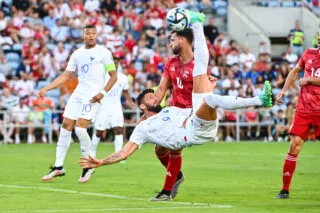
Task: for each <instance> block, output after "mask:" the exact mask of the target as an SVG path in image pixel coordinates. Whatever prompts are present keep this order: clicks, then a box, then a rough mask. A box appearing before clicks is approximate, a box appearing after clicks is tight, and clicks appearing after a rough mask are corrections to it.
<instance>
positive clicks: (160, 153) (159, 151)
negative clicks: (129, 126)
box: [154, 145, 169, 156]
mask: <svg viewBox="0 0 320 213" xmlns="http://www.w3.org/2000/svg"><path fill="white" fill-rule="evenodd" d="M154 151H155V153H156V155H157V156H163V155H166V154H167V153H169V150H168V149H166V148H164V147H162V146H158V145H156V146H155V147H154Z"/></svg>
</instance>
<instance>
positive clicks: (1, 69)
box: [0, 54, 12, 76]
mask: <svg viewBox="0 0 320 213" xmlns="http://www.w3.org/2000/svg"><path fill="white" fill-rule="evenodd" d="M11 72H12V68H11V66H10V64H8V62H7V59H6V57H5V56H4V55H3V54H0V73H1V74H3V75H4V76H7V75H9V74H11Z"/></svg>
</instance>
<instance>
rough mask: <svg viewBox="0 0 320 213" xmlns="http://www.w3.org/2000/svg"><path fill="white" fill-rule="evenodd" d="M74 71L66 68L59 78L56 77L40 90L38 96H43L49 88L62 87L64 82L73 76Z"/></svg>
mask: <svg viewBox="0 0 320 213" xmlns="http://www.w3.org/2000/svg"><path fill="white" fill-rule="evenodd" d="M71 75H72V72H70V71H68V70H66V71H64V72H63V73H62V74H61V75H60V76H59V77H58V78H56V79H55V80H54V81H53V82H51V83H50V84H49V85H47V86H45V87H43V88H42V89H41V90H40V91H39V92H38V95H37V97H38V98H41V97H43V96H44V95H45V94H46V93H47V92H48V91H49V90H52V89H55V88H57V87H60V86H61V85H62V84H63V83H64V82H66V81H67V80H69V79H70V78H71Z"/></svg>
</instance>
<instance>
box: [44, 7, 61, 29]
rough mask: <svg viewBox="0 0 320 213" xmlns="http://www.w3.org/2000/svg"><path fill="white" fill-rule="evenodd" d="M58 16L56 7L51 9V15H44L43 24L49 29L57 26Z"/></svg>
mask: <svg viewBox="0 0 320 213" xmlns="http://www.w3.org/2000/svg"><path fill="white" fill-rule="evenodd" d="M57 19H58V18H57V16H56V11H55V10H54V9H51V10H49V15H48V16H46V17H44V19H43V24H44V26H46V28H47V29H49V30H50V29H52V28H54V27H56V23H57Z"/></svg>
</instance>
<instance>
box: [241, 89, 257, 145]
mask: <svg viewBox="0 0 320 213" xmlns="http://www.w3.org/2000/svg"><path fill="white" fill-rule="evenodd" d="M253 93H254V91H253V89H252V87H247V88H246V91H245V95H246V98H251V97H254V94H253ZM244 120H245V122H247V123H256V122H258V121H259V113H258V111H257V110H254V108H253V107H250V108H248V110H246V111H245V113H244ZM260 127H261V126H257V131H256V134H255V136H256V137H259V135H260ZM251 131H252V126H251V125H248V130H247V138H248V139H251Z"/></svg>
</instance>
